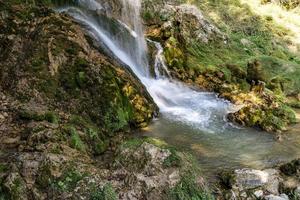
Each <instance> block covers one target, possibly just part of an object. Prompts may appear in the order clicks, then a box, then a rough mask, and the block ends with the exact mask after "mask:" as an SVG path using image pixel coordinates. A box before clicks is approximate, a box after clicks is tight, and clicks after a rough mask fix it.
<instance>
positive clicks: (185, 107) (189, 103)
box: [62, 0, 230, 131]
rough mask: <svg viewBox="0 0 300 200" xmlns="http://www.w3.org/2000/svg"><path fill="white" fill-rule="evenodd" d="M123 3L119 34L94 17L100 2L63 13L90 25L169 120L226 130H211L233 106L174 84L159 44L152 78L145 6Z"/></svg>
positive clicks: (83, 3) (135, 1) (134, 0)
mask: <svg viewBox="0 0 300 200" xmlns="http://www.w3.org/2000/svg"><path fill="white" fill-rule="evenodd" d="M120 1H121V5H122V10H121V19H119V20H118V21H117V22H118V23H119V24H118V26H119V30H118V31H115V30H114V29H115V27H114V28H113V27H111V26H109V24H108V23H107V22H106V23H105V22H104V21H103V19H102V18H101V17H97V15H95V13H94V14H92V13H93V12H91V7H92V6H96V5H98V4H99V3H98V2H97V3H95V2H93V1H91V0H89V1H80V2H79V3H80V5H81V6H80V7H79V8H75V7H71V8H70V7H69V8H64V9H62V11H67V12H68V13H69V14H71V15H72V16H73V17H74V18H75V19H77V20H79V21H80V22H81V23H83V24H85V25H87V26H88V28H89V30H90V31H91V32H92V33H93V34H94V36H95V37H97V38H98V39H99V40H100V41H101V42H103V43H104V45H105V46H106V47H107V48H108V49H109V50H110V51H111V53H112V54H114V56H116V57H117V58H118V59H120V60H121V61H122V62H123V63H125V64H126V65H128V66H129V67H130V68H131V70H132V71H133V72H134V73H135V75H137V77H138V78H139V79H140V80H141V82H142V83H143V84H144V85H145V86H146V88H147V90H148V92H149V93H150V95H151V96H152V98H153V99H154V101H155V103H156V104H157V105H158V107H159V108H160V112H161V113H162V114H163V115H165V117H168V118H170V119H172V120H175V121H179V122H181V123H185V124H189V125H191V126H193V127H195V128H200V129H205V130H207V131H216V130H220V129H221V128H222V127H218V126H211V123H214V124H220V125H222V126H223V125H224V121H223V120H224V117H225V116H226V114H227V113H228V112H229V109H230V104H229V103H228V102H225V101H223V100H221V99H218V98H216V96H215V94H213V93H207V92H197V91H194V90H192V89H190V88H189V87H187V86H185V85H183V84H181V83H179V82H177V81H174V80H171V79H170V78H169V76H168V75H169V71H168V69H167V67H166V65H165V63H164V62H163V56H162V53H163V52H162V51H163V50H162V47H161V46H160V44H159V43H156V42H154V44H155V46H156V47H157V50H158V52H157V56H156V59H155V66H154V69H155V77H150V72H149V64H148V59H147V43H146V40H145V38H144V34H143V27H142V23H141V19H140V16H139V15H140V7H141V2H140V1H139V0H120ZM101 9H103V8H102V6H101V5H99V7H94V8H93V10H94V11H96V13H97V12H99V10H101ZM106 21H107V20H106ZM110 23H111V22H110ZM114 23H115V21H114ZM213 113H214V114H213ZM216 121H219V122H216ZM220 121H222V123H220Z"/></svg>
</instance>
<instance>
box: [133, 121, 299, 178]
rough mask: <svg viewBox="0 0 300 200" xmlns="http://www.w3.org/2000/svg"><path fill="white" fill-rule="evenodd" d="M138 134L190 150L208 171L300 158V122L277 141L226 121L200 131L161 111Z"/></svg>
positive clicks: (257, 131)
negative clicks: (174, 119) (207, 129)
mask: <svg viewBox="0 0 300 200" xmlns="http://www.w3.org/2000/svg"><path fill="white" fill-rule="evenodd" d="M139 134H140V135H143V136H151V137H156V138H159V139H163V140H164V141H166V142H167V143H168V144H170V145H173V146H175V147H177V148H178V149H179V150H185V151H188V152H190V153H192V154H193V155H194V156H195V157H196V158H197V160H198V162H199V164H200V166H201V167H202V169H203V171H204V172H207V173H213V172H216V171H219V170H220V169H224V168H225V169H226V168H227V169H234V168H241V167H251V168H258V169H261V168H267V167H271V166H274V165H275V164H278V163H281V162H286V161H290V160H292V159H295V158H300V124H296V125H293V126H291V127H290V130H289V131H288V132H285V133H284V134H283V136H282V139H281V140H280V141H279V140H277V139H276V137H275V135H274V134H271V133H266V132H263V131H259V130H255V129H251V128H242V127H235V126H231V125H230V124H229V123H224V126H223V128H222V129H219V130H218V131H214V132H212V131H205V130H204V131H202V130H200V129H197V128H193V127H191V126H188V125H185V124H184V123H180V122H177V121H173V120H170V119H168V117H166V116H164V115H162V116H161V117H160V118H159V119H156V120H155V121H153V123H152V124H151V125H150V126H149V127H148V128H147V129H145V130H143V131H141V132H139Z"/></svg>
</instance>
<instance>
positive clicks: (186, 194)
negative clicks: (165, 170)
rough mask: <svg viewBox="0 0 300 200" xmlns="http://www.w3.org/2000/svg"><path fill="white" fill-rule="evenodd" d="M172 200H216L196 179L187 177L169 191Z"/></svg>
mask: <svg viewBox="0 0 300 200" xmlns="http://www.w3.org/2000/svg"><path fill="white" fill-rule="evenodd" d="M169 199H170V200H190V199H193V200H214V199H215V198H214V197H213V196H212V195H211V194H209V193H208V192H207V191H206V190H205V189H204V188H202V187H201V186H200V185H198V184H197V183H196V180H195V177H193V176H185V177H183V178H182V179H181V181H180V182H179V183H178V184H177V185H176V186H175V187H174V188H172V189H171V190H170V191H169Z"/></svg>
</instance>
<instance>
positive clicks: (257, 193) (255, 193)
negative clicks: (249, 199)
mask: <svg viewBox="0 0 300 200" xmlns="http://www.w3.org/2000/svg"><path fill="white" fill-rule="evenodd" d="M254 195H255V197H256V198H260V197H262V196H263V195H264V192H263V191H262V190H257V191H255V192H254Z"/></svg>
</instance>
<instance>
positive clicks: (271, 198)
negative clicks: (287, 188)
mask: <svg viewBox="0 0 300 200" xmlns="http://www.w3.org/2000/svg"><path fill="white" fill-rule="evenodd" d="M265 200H289V198H288V197H287V196H286V195H285V196H275V195H273V194H270V195H268V196H265Z"/></svg>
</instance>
